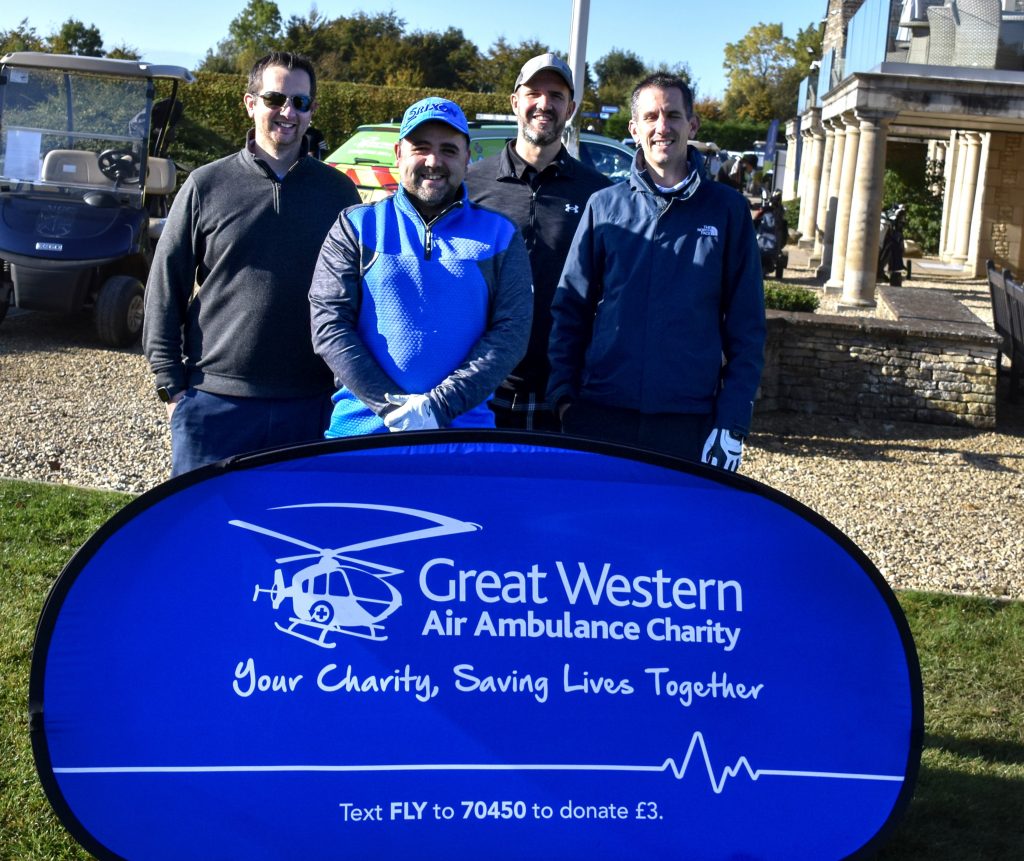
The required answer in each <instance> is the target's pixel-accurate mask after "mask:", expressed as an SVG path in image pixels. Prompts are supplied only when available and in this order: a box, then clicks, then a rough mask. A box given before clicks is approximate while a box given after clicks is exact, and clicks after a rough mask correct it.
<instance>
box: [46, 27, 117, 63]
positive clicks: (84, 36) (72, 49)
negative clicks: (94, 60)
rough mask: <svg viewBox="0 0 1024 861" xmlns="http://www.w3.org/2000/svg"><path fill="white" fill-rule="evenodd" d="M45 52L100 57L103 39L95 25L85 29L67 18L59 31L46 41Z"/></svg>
mask: <svg viewBox="0 0 1024 861" xmlns="http://www.w3.org/2000/svg"><path fill="white" fill-rule="evenodd" d="M46 50H48V51H50V52H52V53H54V54H78V55H80V56H82V57H102V56H103V37H102V36H101V35H100V31H99V30H98V29H97V28H96V26H95V25H93V24H90V25H89V26H88V27H86V26H85V24H83V23H82V22H81V21H79V20H78V19H77V18H68V20H67V21H65V22H64V23H63V24H61V27H60V29H59V30H57V31H56V32H55V33H51V34H50V35H49V37H48V38H47V39H46Z"/></svg>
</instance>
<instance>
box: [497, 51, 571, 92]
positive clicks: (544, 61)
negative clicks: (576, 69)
mask: <svg viewBox="0 0 1024 861" xmlns="http://www.w3.org/2000/svg"><path fill="white" fill-rule="evenodd" d="M538 72H554V73H555V74H556V75H560V76H561V77H562V80H564V81H565V82H566V83H567V84H568V85H569V92H570V94H572V93H574V92H575V88H574V87H573V85H572V69H570V68H569V66H568V64H567V63H566V62H565V60H563V59H562V58H561V57H559V56H558V55H557V54H541V55H540V56H539V57H534V58H533V59H532V60H527V61H526V63H525V64H524V65H523V68H522V69H521V70H520V72H519V77H518V78H516V85H515V86H514V87H513V88H512V89H513V90H518V89H519V88H520V87H521V86H522V85H523V84H525V83H526V82H527V81H529V80H530V78H532V77H533V76H534V75H536V74H537V73H538Z"/></svg>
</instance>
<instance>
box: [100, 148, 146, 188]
mask: <svg viewBox="0 0 1024 861" xmlns="http://www.w3.org/2000/svg"><path fill="white" fill-rule="evenodd" d="M99 163H100V173H102V174H103V175H104V176H105V177H106V178H107V179H110V180H113V181H114V182H138V180H139V159H138V156H136V155H135V153H133V152H132V151H131V150H128V149H107V150H104V151H103V152H101V153H100V155H99Z"/></svg>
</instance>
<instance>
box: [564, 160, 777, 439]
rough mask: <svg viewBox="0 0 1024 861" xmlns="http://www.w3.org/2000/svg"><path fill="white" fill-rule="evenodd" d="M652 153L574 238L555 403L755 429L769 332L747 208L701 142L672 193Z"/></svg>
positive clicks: (599, 202)
mask: <svg viewBox="0 0 1024 861" xmlns="http://www.w3.org/2000/svg"><path fill="white" fill-rule="evenodd" d="M642 159H643V154H642V153H639V152H638V153H637V157H636V159H635V160H634V162H633V169H632V172H631V175H630V178H629V180H628V181H627V182H622V183H619V184H618V185H614V186H612V187H611V188H607V189H604V190H603V191H599V192H597V193H596V194H594V195H593V196H592V197H591V198H590V201H589V202H588V204H587V209H586V212H585V213H584V215H583V220H582V221H581V222H580V225H579V228H578V229H577V231H576V236H575V237H574V238H573V243H572V247H571V248H570V249H569V256H568V258H567V260H566V263H565V269H564V270H563V271H562V277H561V280H560V281H559V284H558V290H557V291H556V293H555V300H554V303H553V305H552V309H551V311H552V316H553V318H554V319H553V325H552V330H551V340H550V343H549V351H548V353H549V358H550V361H551V376H550V380H549V384H548V400H549V401H550V402H551V404H552V405H553V406H557V405H558V404H559V403H560V402H562V401H565V400H575V399H577V398H582V399H584V400H587V401H591V402H593V403H596V404H602V405H605V406H610V407H617V408H619V409H629V410H636V411H638V412H641V413H645V414H656V413H699V414H705V415H707V414H714V424H715V426H716V427H724V428H728V429H730V430H733V431H734V432H736V433H741V434H746V433H747V432H748V431H749V429H750V419H751V415H752V413H753V401H754V396H755V394H756V393H757V387H758V385H759V383H760V379H761V369H762V367H763V365H764V342H765V329H766V326H765V315H764V286H763V281H762V277H761V257H760V253H759V251H758V247H757V241H756V239H755V236H754V225H753V221H752V219H751V217H750V209H749V206H748V204H747V201H746V199H745V198H744V197H743V195H741V194H739V193H738V192H736V191H735V190H734V189H731V188H727V187H726V186H724V185H721V184H719V183H715V182H712V181H711V180H709V179H708V177H707V175H706V174H705V173H704V171H703V167H702V165H701V161H700V156H699V154H698V153H697V152H696V150H694V149H693V148H692V147H691V149H690V152H689V161H690V167H691V172H690V176H689V178H688V180H687V182H686V183H685V184H684V186H683V187H682V188H681V189H680V190H678V191H676V192H673V193H669V194H665V193H662V192H660V191H658V190H657V189H656V188H655V186H654V185H653V183H652V182H651V180H650V177H649V175H648V173H647V171H646V169H644V168H643V166H642V165H643V162H642Z"/></svg>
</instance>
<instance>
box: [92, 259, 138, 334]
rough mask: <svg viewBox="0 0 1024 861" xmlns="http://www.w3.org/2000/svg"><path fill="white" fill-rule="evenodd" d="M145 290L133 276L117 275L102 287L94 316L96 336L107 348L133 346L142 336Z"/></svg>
mask: <svg viewBox="0 0 1024 861" xmlns="http://www.w3.org/2000/svg"><path fill="white" fill-rule="evenodd" d="M142 289H143V288H142V282H141V281H139V279H138V278H132V277H131V276H130V275H114V276H113V277H111V278H108V279H107V281H106V283H105V284H104V285H103V286H102V287H101V288H100V295H99V297H98V298H97V299H96V309H95V311H94V312H93V313H94V317H95V324H96V333H97V334H98V335H99V336H100V340H101V341H102V342H103V343H104V344H106V345H107V346H108V347H130V346H131V345H132V344H134V343H135V342H136V341H137V340H138V339H139V336H140V335H141V334H142V317H143V312H144V310H145V305H144V302H143V298H142Z"/></svg>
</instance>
